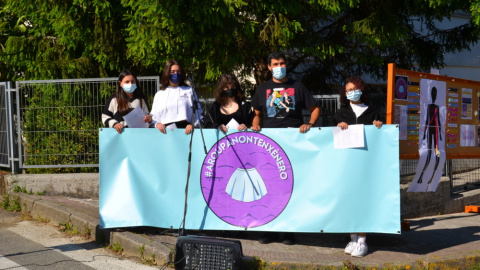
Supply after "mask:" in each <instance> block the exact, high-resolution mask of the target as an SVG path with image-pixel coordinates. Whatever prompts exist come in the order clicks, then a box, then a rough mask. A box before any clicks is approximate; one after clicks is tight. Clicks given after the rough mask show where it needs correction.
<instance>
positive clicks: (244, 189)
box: [99, 125, 400, 233]
mask: <svg viewBox="0 0 480 270" xmlns="http://www.w3.org/2000/svg"><path fill="white" fill-rule="evenodd" d="M99 132H100V226H102V227H103V228H115V227H130V226H153V227H161V228H175V229H178V228H181V227H182V220H183V213H184V205H185V185H186V181H187V172H188V164H189V143H190V135H185V134H184V130H182V129H178V130H173V131H169V132H167V134H162V133H160V132H159V131H158V130H156V129H128V128H127V129H125V130H124V132H123V133H122V134H118V133H117V132H116V131H115V129H113V128H105V129H100V130H99ZM203 134H204V138H205V144H206V150H207V152H208V153H207V154H205V150H204V145H203V142H202V137H201V134H200V132H199V130H198V129H196V130H195V132H194V136H193V147H192V156H191V171H190V184H189V193H188V206H187V216H186V222H185V228H186V229H190V230H192V229H193V230H246V229H247V230H254V231H284V232H287V231H288V232H324V233H339V232H366V233H369V232H377V233H400V184H399V182H400V179H399V174H400V173H399V140H398V128H397V127H396V126H394V125H384V126H383V127H382V128H381V129H377V128H376V127H374V126H365V147H363V148H350V149H334V144H333V132H332V128H330V127H323V128H321V129H318V128H315V129H311V130H310V131H309V132H307V133H306V134H301V133H299V132H298V129H292V128H288V129H262V131H261V132H233V131H232V132H231V133H228V135H224V134H223V133H221V132H219V131H217V130H214V129H204V130H203Z"/></svg>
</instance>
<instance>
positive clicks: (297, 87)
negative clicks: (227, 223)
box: [251, 52, 320, 245]
mask: <svg viewBox="0 0 480 270" xmlns="http://www.w3.org/2000/svg"><path fill="white" fill-rule="evenodd" d="M267 62H268V69H269V70H270V71H271V72H272V79H271V80H269V81H267V82H265V83H263V84H261V85H260V86H258V88H257V91H256V92H255V95H254V96H253V97H252V107H253V109H254V118H253V121H252V127H251V129H252V130H254V131H260V130H261V128H289V127H295V128H299V131H300V133H306V132H308V130H310V127H312V126H313V125H315V123H316V122H317V120H318V118H319V117H320V107H319V106H318V104H317V101H316V100H315V99H314V98H313V96H312V94H311V93H310V91H308V89H307V88H306V87H305V86H304V85H303V84H302V83H300V82H297V81H295V80H292V79H289V78H288V77H287V61H286V58H285V55H284V54H283V53H281V52H274V53H272V54H270V55H269V56H268V60H267ZM304 109H305V110H309V111H310V112H311V115H310V119H309V121H308V122H306V123H304V120H303V115H302V110H304ZM260 123H263V126H260ZM278 239H280V235H279V233H278V232H267V233H265V234H264V235H262V236H261V237H260V238H259V239H258V241H259V242H260V243H262V244H267V243H270V242H272V241H275V240H278ZM282 242H283V243H284V244H286V245H293V244H295V235H294V234H293V233H290V232H287V233H285V234H284V237H283V241H282Z"/></svg>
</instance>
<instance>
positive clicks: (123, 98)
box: [115, 69, 148, 115]
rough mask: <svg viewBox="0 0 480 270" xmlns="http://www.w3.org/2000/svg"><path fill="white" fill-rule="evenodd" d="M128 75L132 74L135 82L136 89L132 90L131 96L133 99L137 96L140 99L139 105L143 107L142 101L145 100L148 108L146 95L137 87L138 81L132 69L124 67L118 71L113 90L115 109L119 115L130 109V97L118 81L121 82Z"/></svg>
mask: <svg viewBox="0 0 480 270" xmlns="http://www.w3.org/2000/svg"><path fill="white" fill-rule="evenodd" d="M128 75H131V76H133V78H135V83H136V84H137V89H135V91H134V92H133V96H132V98H133V99H135V98H138V99H139V100H140V107H143V101H145V102H146V104H145V106H147V108H148V101H147V97H145V95H144V94H143V92H142V91H141V90H140V89H139V87H138V84H139V83H138V79H137V76H136V75H135V73H133V72H132V71H130V70H128V69H124V70H122V71H121V72H120V75H118V81H117V91H116V92H115V98H116V99H117V111H118V112H119V113H120V114H121V115H126V114H127V113H129V112H130V111H131V110H132V108H130V106H129V105H128V103H129V99H130V98H129V97H128V95H127V93H125V91H124V90H123V88H122V87H121V86H120V83H121V82H122V80H123V78H125V77H126V76H128Z"/></svg>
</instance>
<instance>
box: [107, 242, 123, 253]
mask: <svg viewBox="0 0 480 270" xmlns="http://www.w3.org/2000/svg"><path fill="white" fill-rule="evenodd" d="M109 248H110V249H111V250H112V251H113V252H115V253H117V254H122V252H123V247H122V245H121V244H119V243H113V244H112V245H110V246H109Z"/></svg>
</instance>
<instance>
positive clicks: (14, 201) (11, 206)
mask: <svg viewBox="0 0 480 270" xmlns="http://www.w3.org/2000/svg"><path fill="white" fill-rule="evenodd" d="M1 206H2V208H3V209H5V210H7V211H10V212H20V211H22V205H21V203H20V197H18V196H15V197H13V198H12V197H11V196H10V194H7V195H4V196H3V201H2V204H1Z"/></svg>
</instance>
